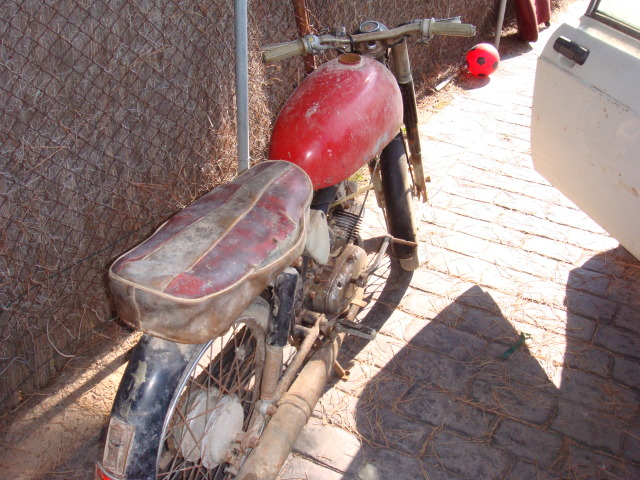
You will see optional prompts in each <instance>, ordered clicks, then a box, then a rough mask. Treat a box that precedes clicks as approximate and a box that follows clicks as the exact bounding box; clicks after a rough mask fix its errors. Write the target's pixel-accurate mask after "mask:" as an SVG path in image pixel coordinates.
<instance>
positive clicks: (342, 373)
mask: <svg viewBox="0 0 640 480" xmlns="http://www.w3.org/2000/svg"><path fill="white" fill-rule="evenodd" d="M333 370H334V371H335V372H336V375H338V377H340V380H348V379H349V375H351V370H346V369H344V368H342V365H340V362H338V360H336V361H335V362H333Z"/></svg>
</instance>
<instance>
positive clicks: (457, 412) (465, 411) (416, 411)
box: [397, 385, 496, 438]
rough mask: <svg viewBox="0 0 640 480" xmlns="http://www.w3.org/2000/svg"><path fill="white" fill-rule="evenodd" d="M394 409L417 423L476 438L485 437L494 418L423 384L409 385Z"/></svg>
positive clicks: (490, 414) (492, 415) (454, 397)
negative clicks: (396, 408) (417, 421)
mask: <svg viewBox="0 0 640 480" xmlns="http://www.w3.org/2000/svg"><path fill="white" fill-rule="evenodd" d="M397 407H398V409H399V410H400V411H401V412H403V413H404V414H406V415H407V416H408V417H412V418H416V419H417V420H419V421H420V422H423V423H427V424H429V425H432V426H434V427H443V428H444V429H445V430H451V431H454V432H458V433H461V434H463V435H467V436H471V437H476V438H481V437H485V438H488V434H489V431H490V430H491V426H492V424H493V422H494V421H495V419H496V416H495V415H494V414H492V413H488V412H486V411H484V410H482V409H480V408H477V407H475V406H472V405H471V404H468V403H465V402H463V401H461V399H458V398H456V396H455V395H452V394H450V393H447V392H443V391H439V390H434V389H432V388H429V387H426V386H424V385H412V386H411V387H410V388H409V389H408V390H407V391H406V392H405V394H404V395H403V396H402V398H400V399H399V400H398V402H397Z"/></svg>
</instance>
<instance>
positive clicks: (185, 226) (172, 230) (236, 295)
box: [109, 161, 313, 343]
mask: <svg viewBox="0 0 640 480" xmlns="http://www.w3.org/2000/svg"><path fill="white" fill-rule="evenodd" d="M312 194H313V187H312V186H311V181H310V180H309V177H308V176H307V174H306V173H305V172H304V171H303V170H302V169H301V168H299V167H297V166H296V165H294V164H292V163H289V162H284V161H269V162H262V163H259V164H258V165H256V166H255V167H253V168H251V169H249V170H247V171H245V172H244V173H242V174H241V175H240V176H238V177H237V178H236V179H234V180H233V181H232V182H230V183H228V184H226V185H221V186H219V187H216V188H214V189H213V190H212V191H211V192H209V193H208V194H206V195H204V196H203V197H201V198H200V199H198V200H196V201H195V202H193V203H192V204H191V205H189V206H188V207H186V208H185V209H184V210H182V211H180V212H179V213H177V214H176V215H174V216H173V217H172V218H171V219H169V221H168V222H166V223H165V224H164V225H162V226H161V227H160V228H159V229H158V230H157V231H156V232H155V233H154V234H153V235H152V236H151V237H150V238H148V239H147V240H146V241H144V242H143V243H141V244H140V245H138V246H137V247H136V248H134V249H133V250H130V251H129V252H127V253H126V254H124V255H123V256H121V257H120V258H118V260H116V261H115V262H114V264H113V265H112V266H111V268H110V270H109V279H110V282H111V291H112V293H113V296H114V299H115V303H116V308H117V310H118V313H119V315H120V317H121V318H122V320H123V321H125V322H126V323H128V324H129V325H132V326H134V327H136V328H138V329H140V330H142V331H143V332H145V333H147V334H150V335H153V336H157V337H161V338H164V339H168V340H173V341H176V342H181V343H204V342H206V341H208V340H209V339H211V338H214V337H216V336H218V335H221V334H223V333H224V332H225V331H226V330H227V329H228V328H229V327H230V326H231V325H232V324H233V322H234V320H235V319H236V318H237V317H238V316H239V315H240V313H242V311H243V310H244V309H245V307H247V306H248V305H249V303H250V302H251V301H252V300H253V299H254V298H255V297H256V296H257V295H259V294H260V292H262V291H263V290H264V289H265V288H266V287H267V285H269V283H271V281H272V280H273V279H274V278H275V277H276V276H277V275H278V274H279V273H280V272H281V271H282V270H283V269H284V268H286V267H287V266H288V265H289V264H291V262H292V261H293V260H295V259H296V258H297V257H298V256H299V255H301V254H302V252H303V250H304V246H305V240H306V230H307V224H308V212H309V203H310V202H311V197H312Z"/></svg>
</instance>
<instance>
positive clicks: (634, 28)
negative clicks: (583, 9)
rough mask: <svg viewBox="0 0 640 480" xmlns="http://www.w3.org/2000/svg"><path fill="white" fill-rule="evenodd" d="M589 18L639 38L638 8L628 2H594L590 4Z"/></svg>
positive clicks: (611, 0) (597, 0) (639, 17)
mask: <svg viewBox="0 0 640 480" xmlns="http://www.w3.org/2000/svg"><path fill="white" fill-rule="evenodd" d="M588 14H589V16H591V17H594V18H596V19H598V20H600V21H602V22H603V23H606V24H608V25H610V26H612V27H614V28H617V29H618V30H622V31H624V32H625V33H628V34H630V35H633V36H634V37H639V38H640V6H639V5H638V2H636V1H630V0H595V1H593V2H592V3H591V5H590V8H589V12H588Z"/></svg>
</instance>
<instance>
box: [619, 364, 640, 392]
mask: <svg viewBox="0 0 640 480" xmlns="http://www.w3.org/2000/svg"><path fill="white" fill-rule="evenodd" d="M613 378H614V379H615V380H617V381H618V382H620V383H622V384H624V385H627V386H629V387H632V388H635V389H636V390H640V363H638V361H637V360H633V359H629V358H624V357H615V358H614V359H613Z"/></svg>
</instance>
